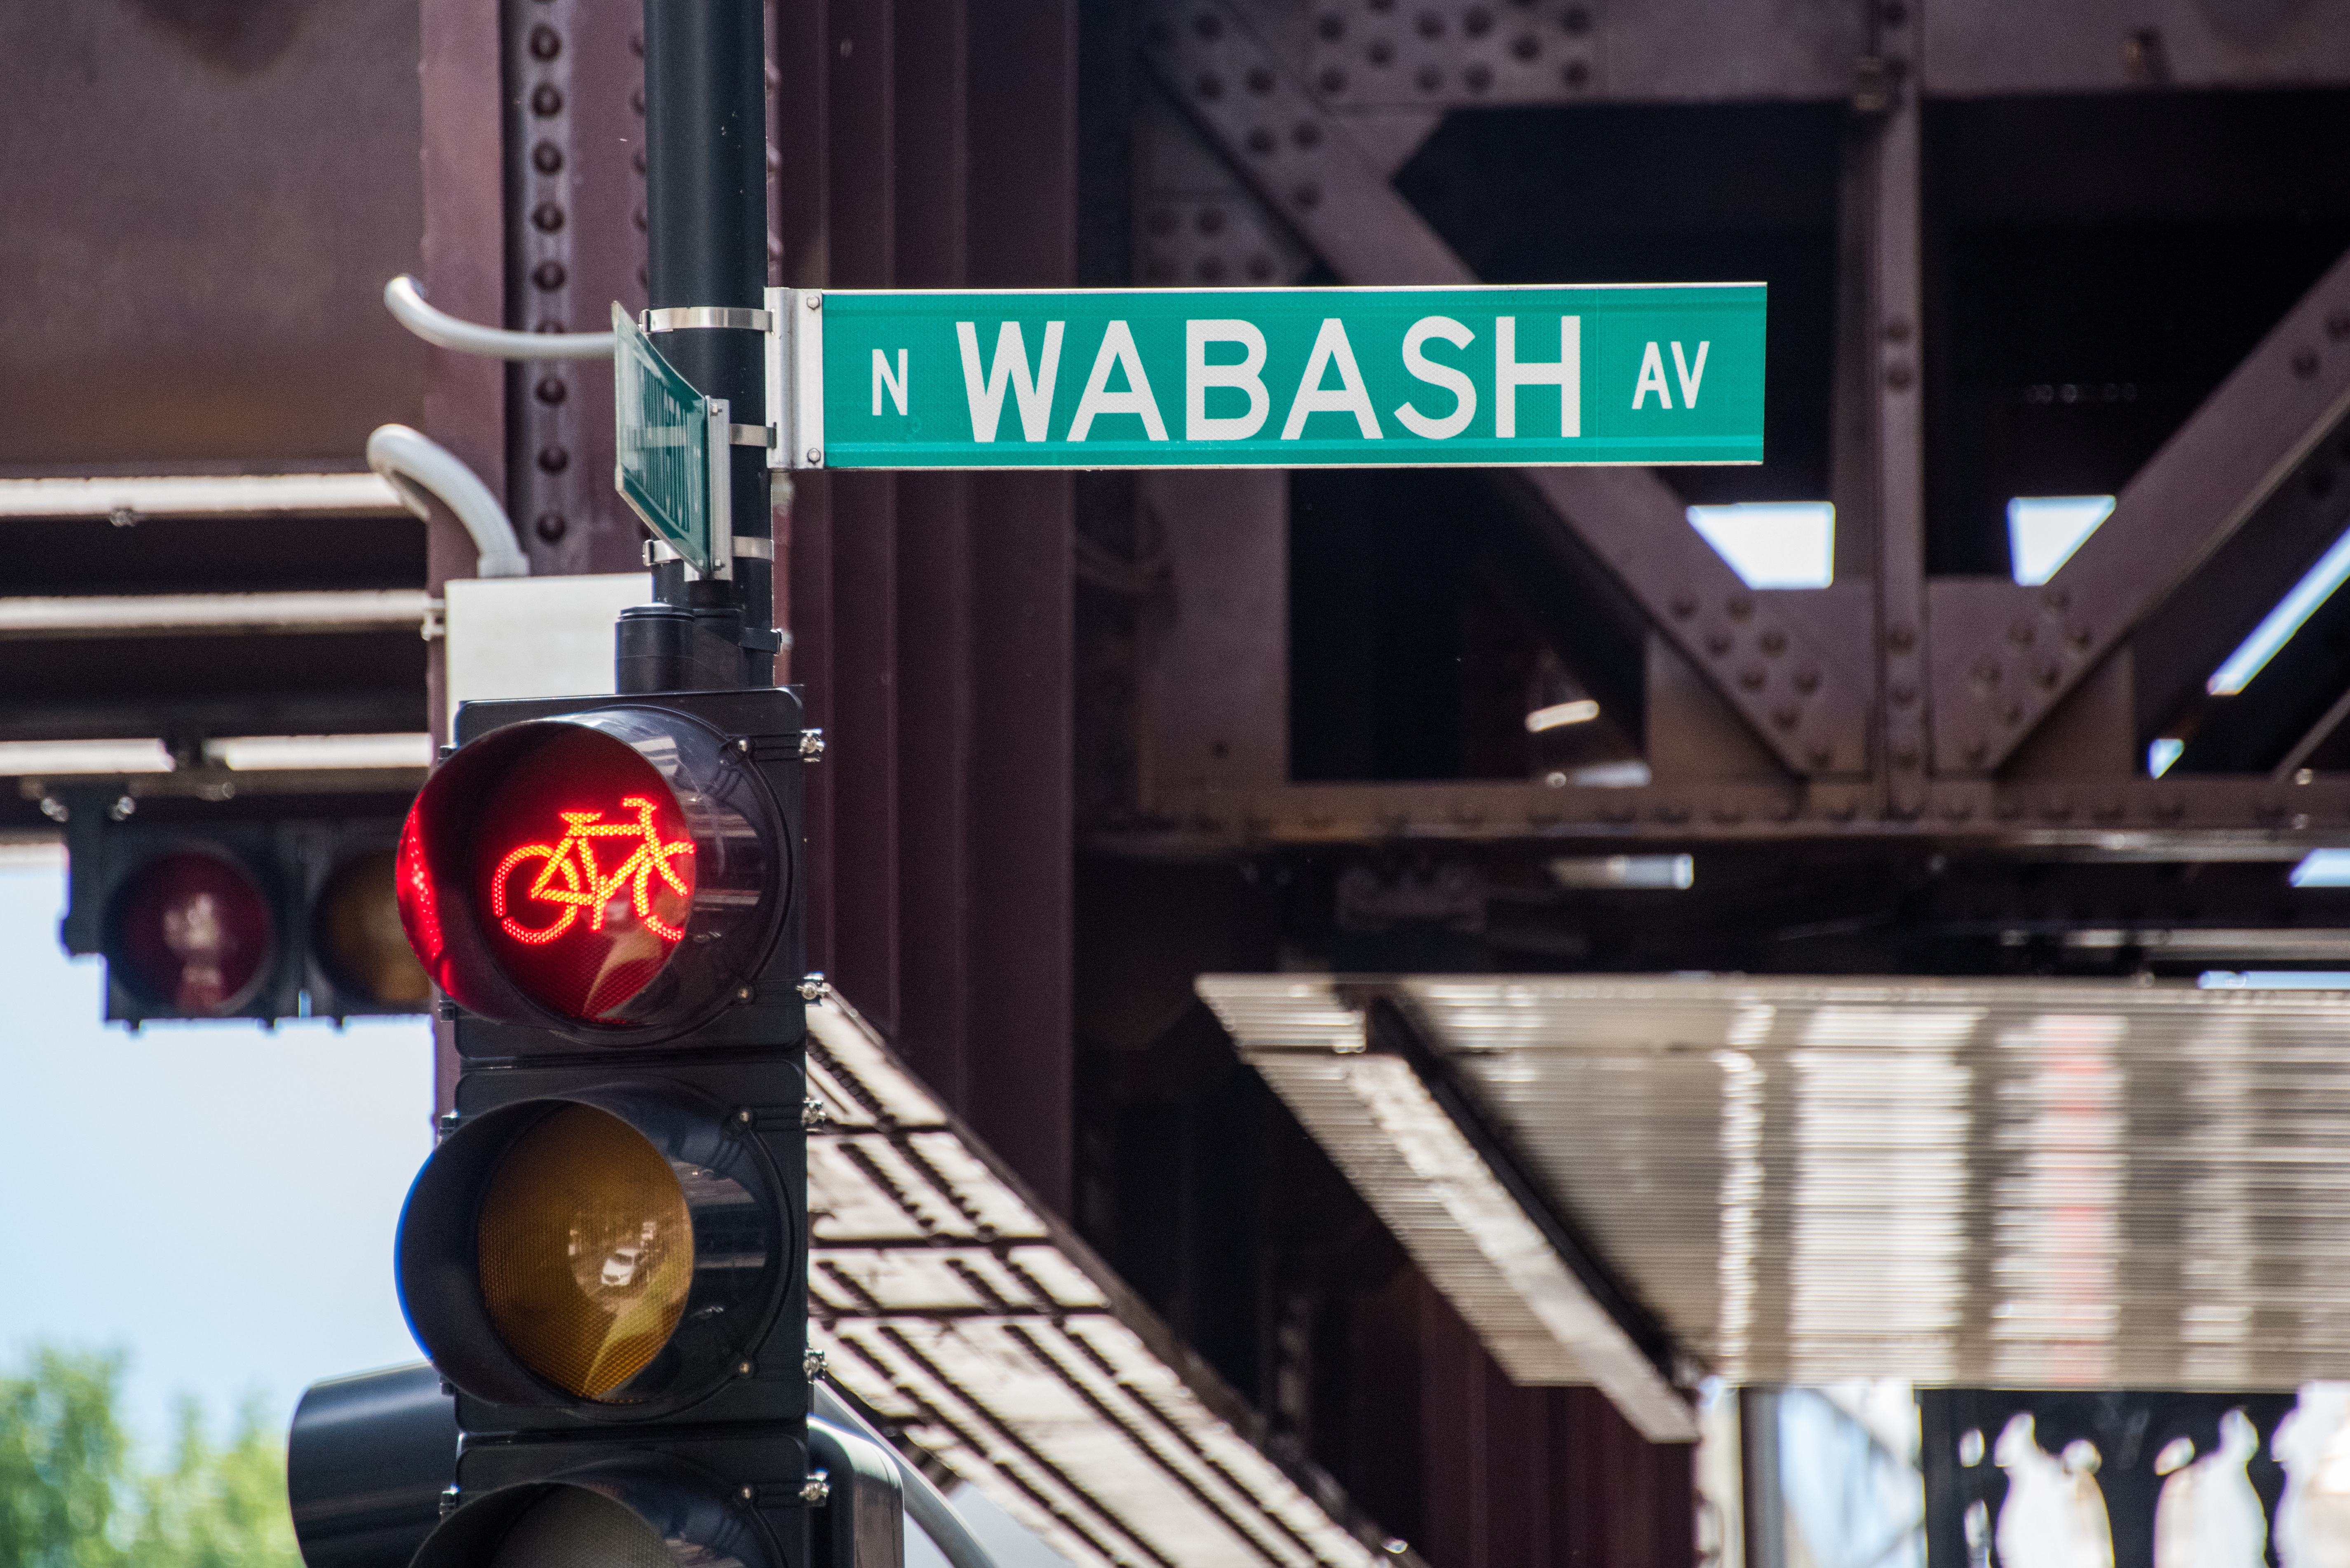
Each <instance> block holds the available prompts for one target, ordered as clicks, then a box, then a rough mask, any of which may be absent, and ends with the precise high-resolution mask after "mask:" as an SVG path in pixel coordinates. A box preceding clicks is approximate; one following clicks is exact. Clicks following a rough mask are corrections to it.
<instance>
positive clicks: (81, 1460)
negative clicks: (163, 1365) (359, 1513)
mask: <svg viewBox="0 0 2350 1568" xmlns="http://www.w3.org/2000/svg"><path fill="white" fill-rule="evenodd" d="M121 1376H122V1358H121V1357H120V1355H89V1354H77V1353H74V1352H69V1351H63V1350H57V1349H51V1348H41V1349H36V1350H35V1351H34V1352H33V1353H32V1354H31V1355H29V1356H28V1357H27V1358H26V1365H25V1366H24V1367H23V1369H22V1370H21V1372H20V1373H18V1374H16V1375H14V1376H0V1568H300V1565H301V1557H300V1554H299V1553H298V1552H296V1549H295V1545H294V1524H293V1520H292V1519H291V1517H290V1516H289V1515H288V1514H287V1512H286V1450H285V1447H284V1445H283V1444H282V1443H280V1442H279V1441H278V1440H277V1438H276V1436H275V1435H274V1434H272V1433H271V1432H270V1431H269V1430H268V1429H267V1428H265V1426H264V1425H263V1423H262V1413H261V1409H260V1407H259V1406H258V1405H257V1404H248V1405H247V1406H246V1407H245V1408H244V1412H243V1413H242V1415H241V1416H240V1417H239V1419H238V1421H237V1423H236V1428H235V1430H234V1434H233V1435H232V1436H231V1437H230V1438H229V1440H228V1442H227V1443H226V1444H225V1445H223V1444H217V1443H215V1442H213V1440H212V1438H210V1437H209V1436H207V1434H206V1433H205V1431H204V1426H203V1412H202V1411H201V1410H200V1409H199V1407H197V1406H196V1404H195V1402H194V1401H192V1400H183V1401H182V1403H181V1406H180V1408H179V1434H178V1438H177V1441H176V1442H175V1443H174V1445H173V1449H172V1455H171V1459H170V1463H169V1464H168V1465H167V1466H165V1467H164V1468H163V1469H160V1470H147V1469H143V1468H141V1467H140V1466H139V1465H138V1464H137V1462H136V1459H135V1457H134V1455H133V1454H132V1452H131V1449H130V1443H129V1442H128V1441H127V1440H126V1439H125V1438H124V1436H123V1432H122V1428H121V1424H120V1420H119V1419H118V1418H117V1417H116V1415H115V1401H116V1396H117V1392H118V1390H119V1387H120V1382H121Z"/></svg>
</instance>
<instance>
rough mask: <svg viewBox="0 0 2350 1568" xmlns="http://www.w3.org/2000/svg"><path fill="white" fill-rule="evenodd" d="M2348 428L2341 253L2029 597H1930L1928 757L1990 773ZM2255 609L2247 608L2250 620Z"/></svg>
mask: <svg viewBox="0 0 2350 1568" xmlns="http://www.w3.org/2000/svg"><path fill="white" fill-rule="evenodd" d="M2345 417H2350V254H2345V255H2344V256H2343V257H2342V259H2341V260H2339V261H2337V262H2335V263H2334V265H2333V266H2332V267H2330V268H2328V269H2327V270H2326V273H2325V275H2324V276H2323V277H2321V278H2319V279H2318V281H2317V283H2316V284H2315V285H2314V286H2313V287H2312V288H2311V289H2310V290H2309V292H2308V293H2307V294H2305V295H2303V296H2302V298H2301V301H2300V303H2299V304H2297V305H2295V306H2293V309H2292V310H2291V311H2289V312H2288V313H2287V314H2286V316H2285V317H2284V319H2283V320H2282V321H2280V322H2279V323H2277V325H2276V327H2274V328H2273V329H2272V331H2271V332H2270V333H2269V335H2268V336H2267V337H2263V338H2262V340H2261V342H2260V345H2259V346H2258V347H2257V348H2254V349H2253V350H2252V351H2251V353H2250V354H2249V355H2247V356H2245V358H2244V359H2243V361H2242V363H2241V364H2239V365H2238V366H2237V367H2236V369H2234V370H2233V371H2231V372H2230V374H2229V376H2228V379H2226V380H2224V381H2222V382H2221V383H2220V386H2219V388H2218V389H2217V390H2215V391H2214V392H2212V394H2211V395H2210V397H2209V398H2207V399H2205V400H2204V401H2203V405H2202V406H2201V407H2200V408H2199V409H2197V410H2195V412H2194V414H2193V415H2191V416H2190V417H2189V419H2188V421H2187V422H2186V423H2185V424H2183V425H2181V426H2180V427H2179V428H2178V431H2177V432H2176V433H2175V434H2173V435H2172V436H2171V438H2170V439H2169V441H2166V442H2165V443H2164V444H2163V447H2162V450H2161V451H2159V452H2156V453H2155V454H2154V457H2153V458H2152V459H2151V460H2150V461H2149V462H2147V465H2146V466H2145V467H2144V468H2142V469H2140V470H2139V471H2138V472H2137V475H2136V477H2134V478H2133V479H2131V481H2130V482H2129V483H2128V485H2126V487H2125V488H2124V489H2123V491H2122V493H2121V495H2120V496H2119V498H2118V499H2117V500H2116V503H2115V505H2114V512H2113V515H2112V516H2111V517H2109V518H2107V519H2106V522H2105V523H2104V524H2103V525H2102V526H2100V527H2099V528H2098V529H2097V531H2096V532H2095V533H2094V534H2092V535H2089V537H2088V539H2087V541H2086V542H2085V543H2084V544H2083V545H2081V547H2080V549H2079V550H2078V551H2076V552H2075V553H2074V556H2073V557H2072V559H2071V560H2069V561H2067V562H2065V564H2064V566H2063V567H2062V568H2061V569H2060V570H2059V571H2058V572H2057V573H2056V575H2055V576H2054V577H2052V578H2050V579H2049V581H2048V582H2047V584H2046V585H2045V586H2043V587H2037V588H2019V587H2014V586H2013V585H2012V584H2006V583H2001V582H1998V581H1995V580H1983V579H1978V578H1966V577H1960V578H1949V579H1944V580H1942V581H1939V582H1937V583H1935V584H1933V585H1932V587H1931V591H1930V596H1929V604H1930V612H1931V615H1932V618H1933V624H1934V652H1933V665H1934V669H1933V705H1934V737H1935V743H1934V752H1935V757H1936V760H1937V762H1938V763H1939V764H1940V765H1941V766H1942V767H1943V768H1944V769H1945V770H1947V771H1952V772H1968V773H1982V772H1989V771H1990V770H1991V769H1994V768H1997V767H1998V766H1999V765H2000V764H2001V763H2003V762H2005V761H2006V760H2007V759H2008V757H2009V756H2010V755H2012V753H2014V751H2015V748H2016V746H2017V745H2018V744H2019V743H2020V742H2022V740H2023V738H2024V737H2025V736H2026V735H2028V734H2030V733H2031V732H2032V730H2033V726H2035V725H2036V724H2038V723H2039V722H2041V720H2043V718H2045V717H2046V716H2047V715H2048V713H2049V712H2050V711H2052V710H2053V709H2054V707H2055V705H2056V704H2057V702H2059V701H2062V700H2063V698H2064V696H2065V695H2066V694H2067V693H2069V692H2070V691H2073V690H2074V687H2076V686H2078V685H2079V684H2080V682H2081V680H2082V678H2083V677H2084V676H2085V675H2086V674H2087V673H2088V671H2090V670H2093V669H2095V667H2096V665H2097V664H2098V663H2099V661H2101V660H2102V659H2105V658H2106V655H2107V654H2109V653H2111V652H2112V651H2113V650H2114V649H2116V648H2117V647H2119V646H2120V645H2121V644H2122V643H2123V642H2124V641H2125V640H2126V639H2128V638H2129V637H2130V636H2131V635H2132V633H2133V632H2134V631H2136V629H2137V628H2138V626H2139V625H2140V624H2141V623H2142V622H2144V621H2146V620H2147V618H2149V617H2150V616H2152V615H2153V614H2154V613H2155V612H2156V611H2157V610H2158V608H2160V607H2162V606H2163V604H2164V603H2165V601H2167V600H2169V599H2170V598H2172V597H2173V596H2175V595H2178V594H2179V593H2181V592H2185V591H2190V590H2191V586H2192V585H2193V583H2194V582H2195V580H2196V578H2197V576H2198V574H2199V570H2200V569H2201V568H2202V567H2203V566H2204V565H2205V564H2206V563H2207V562H2209V561H2210V560H2211V559H2212V558H2213V556H2215V555H2216V554H2217V553H2218V552H2219V551H2220V549H2221V547H2222V546H2224V545H2227V544H2228V543H2229V542H2230V540H2231V539H2232V538H2234V537H2235V536H2236V535H2237V534H2238V532H2239V531H2240V530H2241V528H2243V526H2244V525H2245V524H2246V523H2247V522H2248V521H2250V520H2251V518H2252V517H2253V515H2254V514H2255V513H2256V512H2258V511H2259V510H2260V509H2261V508H2262V505H2263V504H2265V503H2267V502H2269V501H2270V499H2271V498H2272V496H2273V495H2274V494H2275V493H2277V491H2278V487H2279V486H2280V485H2281V484H2282V483H2284V482H2285V481H2287V480H2288V479H2289V478H2291V477H2292V476H2293V474H2294V473H2295V472H2296V471H2298V470H2300V469H2302V468H2303V465H2304V464H2306V463H2307V462H2308V461H2309V460H2310V458H2311V455H2312V453H2313V452H2314V450H2315V449H2316V448H2317V446H2318V445H2319V443H2320V442H2322V441H2324V439H2325V437H2326V436H2327V435H2328V434H2329V433H2330V432H2332V431H2334V429H2335V428H2336V427H2337V426H2338V425H2340V424H2341V423H2342V422H2343V421H2344V419H2345ZM2264 608H2265V606H2262V607H2259V608H2256V609H2255V610H2254V611H2253V612H2252V613H2253V618H2258V615H2259V613H2260V610H2261V609H2264Z"/></svg>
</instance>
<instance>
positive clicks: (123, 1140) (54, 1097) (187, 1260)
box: [0, 853, 432, 1442]
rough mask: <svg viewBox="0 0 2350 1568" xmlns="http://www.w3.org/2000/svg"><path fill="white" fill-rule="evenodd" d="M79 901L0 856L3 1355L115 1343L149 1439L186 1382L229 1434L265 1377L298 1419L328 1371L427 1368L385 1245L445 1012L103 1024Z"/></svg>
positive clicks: (428, 1114)
mask: <svg viewBox="0 0 2350 1568" xmlns="http://www.w3.org/2000/svg"><path fill="white" fill-rule="evenodd" d="M45 860H46V863H44V861H45ZM64 898H65V877H64V869H63V862H62V860H61V859H59V858H57V857H41V856H39V855H32V856H26V855H25V854H22V853H12V854H10V855H9V856H8V857H5V859H0V996H5V997H6V998H7V999H8V1002H9V1006H8V1010H7V1018H6V1024H5V1027H0V1084H5V1098H0V1104H5V1106H7V1107H8V1111H9V1113H10V1114H9V1115H8V1116H7V1119H6V1122H5V1124H0V1126H5V1131H0V1204H5V1212H6V1215H7V1224H6V1227H5V1231H6V1234H7V1237H8V1242H7V1248H6V1252H5V1260H0V1368H7V1369H13V1368H14V1367H15V1366H17V1365H18V1364H19V1363H20V1362H21V1359H22V1356H23V1354H24V1351H25V1349H26V1346H27V1345H30V1344H32V1343H34V1342H36V1341H40V1340H47V1341H51V1342H54V1343H58V1344H63V1345H78V1346H85V1347H89V1348H104V1347H114V1346H119V1347H120V1348H121V1349H123V1350H124V1351H126V1352H128V1354H129V1355H130V1369H129V1375H128V1377H127V1379H126V1384H125V1393H126V1400H125V1413H126V1415H127V1416H128V1417H129V1418H130V1422H131V1424H132V1428H133V1431H134V1433H135V1434H136V1435H138V1436H139V1437H140V1438H141V1439H143V1440H146V1441H149V1442H155V1441H158V1440H160V1439H161V1438H162V1437H163V1435H164V1434H166V1433H167V1432H168V1431H169V1429H170V1426H169V1421H170V1411H171V1407H172V1398H173V1397H174V1395H175V1394H176V1393H178V1392H180V1391H182V1390H184V1391H186V1392H189V1393H192V1394H194V1395H196V1396H197V1397H199V1398H201V1399H202V1400H203V1403H204V1406H205V1407H206V1411H207V1414H208V1415H209V1416H210V1417H212V1421H213V1427H214V1428H215V1429H216V1430H218V1429H222V1428H224V1427H225V1425H226V1417H227V1414H228V1412H229V1411H230V1410H231V1409H233V1408H234V1406H235V1405H236V1404H237V1402H238V1401H239V1400H240V1399H241V1398H242V1397H244V1395H245V1393H246V1392H247V1391H249V1390H250V1391H257V1392H258V1393H260V1394H261V1395H262V1397H264V1398H265V1400H266V1401H267V1407H268V1409H269V1412H270V1419H271V1420H272V1422H273V1423H275V1424H276V1426H278V1428H280V1429H281V1430H282V1429H283V1427H284V1424H285V1422H286V1420H287V1419H289V1418H290V1417H291V1416H292V1413H293V1409H294V1402H295V1401H296V1399H297V1398H299V1397H301V1393H302V1390H303V1389H304V1388H305V1387H307V1386H308V1385H309V1384H310V1383H311V1382H313V1381H315V1380H316V1379H317V1378H320V1377H326V1376H333V1375H335V1374H338V1373H343V1372H356V1371H359V1370H362V1369H365V1368H368V1367H373V1366H388V1365H390V1364H392V1363H395V1362H400V1361H412V1360H415V1359H417V1358H418V1356H419V1352H418V1351H417V1349H416V1347H415V1343H414V1341H413V1340H411V1338H410V1337H409V1334H408V1329H407V1325H406V1324H404V1323H403V1322H402V1321H401V1319H400V1305H399V1302H398V1300H397V1299H396V1297H395V1295H394V1293H393V1290H392V1282H391V1240H392V1229H393V1225H394V1223H395V1221H396V1220H398V1218H399V1215H400V1200H401V1199H403V1198H404V1197H405V1196H406V1195H407V1191H408V1183H409V1180H410V1179H411V1177H413V1176H414V1175H415V1172H416V1168H417V1167H418V1166H420V1165H421V1164H422V1163H423V1160H424V1157H425V1155H426V1154H427V1153H428V1152H430V1150H431V1148H432V1032H431V1028H430V1026H429V1025H428V1024H427V1023H425V1021H424V1020H422V1019H421V1018H402V1019H394V1020H387V1021H382V1022H377V1023H353V1024H352V1025H351V1026H350V1027H349V1028H348V1029H347V1030H345V1031H343V1032H341V1033H337V1031H336V1030H335V1028H334V1026H333V1025H332V1024H330V1023H308V1022H302V1023H286V1024H282V1025H280V1026H279V1028H278V1029H277V1030H276V1033H267V1032H265V1031H263V1030H262V1029H261V1028H259V1027H258V1026H257V1025H254V1024H250V1023H183V1024H149V1025H148V1026H147V1027H146V1028H145V1029H144V1030H142V1031H141V1032H140V1033H138V1034H135V1035H134V1034H131V1033H129V1032H128V1031H126V1030H125V1029H123V1028H122V1027H121V1026H120V1025H116V1026H113V1027H111V1028H109V1027H108V1026H107V1025H106V1024H104V1023H101V1022H100V1017H101V1014H102V1013H103V1012H104V991H103V986H104V979H103V970H102V966H101V965H100V963H99V961H98V960H97V959H68V958H67V957H66V956H65V954H64V952H63V950H61V949H59V947H58V946H57V916H58V914H59V913H60V911H61V909H62V908H63V905H64Z"/></svg>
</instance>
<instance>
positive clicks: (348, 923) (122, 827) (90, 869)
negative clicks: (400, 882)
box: [60, 793, 432, 1025]
mask: <svg viewBox="0 0 2350 1568" xmlns="http://www.w3.org/2000/svg"><path fill="white" fill-rule="evenodd" d="M66 807H67V811H68V818H67V823H66V835H67V847H68V864H69V870H68V903H67V912H66V917H65V919H64V922H63V924H62V928H61V930H60V936H61V937H62V939H63V940H64V943H65V947H66V950H68V952H74V953H99V954H101V955H103V956H104V958H105V960H106V973H107V987H106V1016H107V1017H108V1018H109V1019H114V1020H121V1021H125V1022H128V1023H132V1024H134V1025H135V1024H137V1023H140V1022H143V1021H145V1020H148V1019H161V1018H257V1019H264V1020H271V1019H278V1018H298V1017H328V1018H345V1017H354V1016H359V1015H364V1014H370V1013H397V1012H424V1011H425V1010H427V1009H428V1008H429V1007H430V1006H431V1005H432V983H431V981H429V980H428V979H427V978H426V976H425V973H424V971H423V968H422V966H421V965H420V964H419V963H418V962H417V961H416V958H415V955H414V954H413V953H412V952H411V951H410V950H409V947H408V944H407V942H406V941H405V940H403V938H402V936H401V933H400V917H399V910H398V908H397V906H396V904H395V902H394V898H393V888H392V875H393V865H394V851H395V849H396V846H397V845H398V843H399V833H400V822H399V819H398V818H396V817H389V816H385V817H357V818H322V819H304V818H286V819H268V818H248V819H237V820H227V821H216V820H209V819H196V820H183V821H179V822H149V821H141V820H139V819H136V818H118V817H117V816H116V815H115V812H116V811H117V810H118V809H120V808H119V807H118V806H117V805H115V797H114V796H113V795H112V794H110V793H109V794H84V795H68V799H67V801H66Z"/></svg>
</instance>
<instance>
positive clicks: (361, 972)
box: [313, 850, 432, 1007]
mask: <svg viewBox="0 0 2350 1568" xmlns="http://www.w3.org/2000/svg"><path fill="white" fill-rule="evenodd" d="M396 877H397V860H396V857H394V856H393V854H392V853H391V851H390V850H377V851H374V852H372V853H369V854H366V855H355V856H353V857H351V858H350V859H348V860H346V861H344V862H343V863H342V864H341V865H340V866H338V867H336V868H335V871H334V874H333V875H332V876H330V877H328V878H327V886H326V888H325V889H324V891H323V892H321V893H320V895H319V898H318V903H317V916H316V921H317V930H316V931H315V932H314V933H313V940H314V942H315V944H316V946H315V950H316V951H317V954H318V956H319V958H320V960H321V961H323V962H324V964H325V966H326V969H327V971H328V974H330V975H331V976H333V978H334V981H335V983H336V984H337V985H338V986H341V987H343V988H344V989H345V990H346V991H348V992H356V993H357V994H359V996H362V997H364V998H366V999H367V1000H368V1001H369V1002H373V1003H374V1004H376V1005H377V1006H380V1007H421V1006H423V1005H424V1004H425V1003H426V1002H430V1001H432V981H429V980H427V979H426V978H425V976H424V966H423V965H421V964H420V963H418V962H417V961H416V955H415V953H413V952H411V950H409V945H408V943H407V942H406V941H405V940H402V939H401V935H400V926H401V921H400V909H399V908H398V905H397V903H396V902H395V899H394V897H393V888H394V882H395V879H396Z"/></svg>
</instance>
